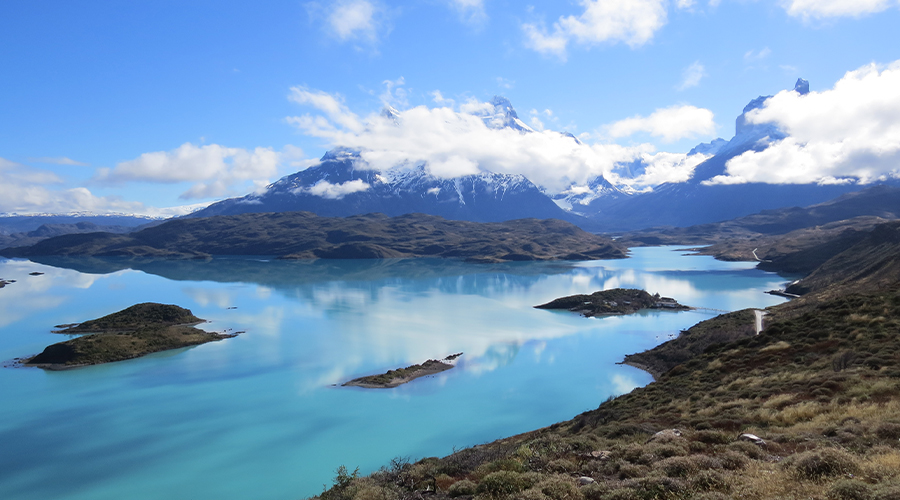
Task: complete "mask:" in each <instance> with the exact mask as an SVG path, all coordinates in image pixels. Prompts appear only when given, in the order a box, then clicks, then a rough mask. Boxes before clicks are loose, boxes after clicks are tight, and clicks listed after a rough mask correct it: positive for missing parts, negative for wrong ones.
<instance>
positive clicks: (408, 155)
mask: <svg viewBox="0 0 900 500" xmlns="http://www.w3.org/2000/svg"><path fill="white" fill-rule="evenodd" d="M306 92H311V91H306ZM311 93H313V94H316V95H318V94H319V93H317V92H311ZM437 96H440V93H439V92H438V93H437V94H436V97H437ZM440 97H441V98H442V97H443V96H440ZM306 102H308V103H309V105H312V106H314V107H315V106H316V103H322V102H327V103H332V102H339V99H337V98H332V100H327V99H319V100H317V101H315V102H313V101H306ZM319 109H320V111H322V112H323V113H325V114H328V113H329V112H331V111H333V110H334V109H336V108H335V107H334V106H333V105H331V104H329V105H327V106H322V107H319ZM342 109H344V112H345V113H346V114H347V116H328V117H326V116H322V115H317V116H313V115H310V114H307V115H303V116H299V117H290V118H288V119H287V121H288V122H289V123H291V124H293V125H295V126H296V127H298V128H299V129H300V130H301V131H303V132H304V133H306V134H308V135H311V136H315V137H319V138H324V139H326V140H327V141H328V142H329V143H330V144H331V145H332V146H344V147H349V148H353V149H357V150H360V151H361V153H360V154H361V157H362V159H363V160H364V161H365V163H364V164H361V165H360V166H359V168H371V169H374V170H380V171H383V170H388V169H392V168H396V167H398V166H403V165H406V166H415V165H420V164H425V165H426V168H427V169H428V170H429V171H430V172H431V173H432V174H433V175H435V176H438V177H443V178H453V177H459V176H463V175H469V174H474V173H478V172H483V171H487V172H497V173H510V174H523V175H525V176H526V177H527V178H528V179H530V180H531V181H533V182H535V183H537V184H538V185H541V186H543V187H545V188H547V189H548V191H550V192H554V193H555V192H561V191H563V190H565V189H567V188H569V187H570V186H571V185H572V184H576V185H583V184H584V183H586V182H587V181H588V180H589V179H591V178H593V177H595V176H597V175H607V174H609V175H613V176H614V175H615V174H614V173H613V170H614V168H615V166H616V164H617V163H620V162H631V161H635V160H638V159H640V160H642V161H644V162H646V163H647V164H648V165H651V166H652V168H649V167H648V169H647V172H648V173H647V175H646V176H645V177H643V178H642V179H637V180H628V182H629V183H632V184H635V185H639V186H644V185H646V183H648V182H652V181H653V179H662V178H664V179H671V178H677V179H682V180H684V179H687V178H689V177H690V173H691V172H692V171H693V170H692V169H693V166H694V165H695V164H691V163H690V162H686V161H685V160H686V155H683V154H682V155H677V154H676V155H672V154H670V153H656V151H655V148H654V147H653V146H652V145H649V144H642V145H639V146H628V147H626V146H620V145H617V144H590V145H589V144H585V143H580V142H578V141H576V140H574V139H573V138H572V137H570V136H567V135H565V134H562V133H559V132H555V131H551V130H538V131H535V132H530V133H521V132H519V131H517V130H513V129H509V128H500V129H496V128H490V127H489V126H488V125H486V124H485V122H484V120H483V119H482V118H483V117H482V116H480V115H479V113H484V112H486V111H492V110H493V107H492V105H491V104H490V103H484V102H478V101H474V100H469V101H466V102H464V103H462V104H460V105H459V106H458V107H456V108H454V107H451V106H442V107H435V108H428V107H426V106H417V107H414V108H411V109H407V110H404V111H399V112H398V119H397V120H396V122H395V121H393V120H388V119H386V118H385V117H383V116H381V115H379V114H378V113H372V114H370V115H368V116H367V117H365V118H360V117H359V116H358V115H356V114H355V113H352V112H351V111H350V110H347V109H346V108H342ZM694 109H696V108H694ZM534 116H541V117H547V118H548V119H549V118H552V113H548V112H546V111H545V112H543V113H536V114H535V115H534ZM661 121H664V120H661ZM685 122H686V121H685V120H682V122H681V123H679V124H677V125H678V126H680V127H681V128H682V131H680V132H674V131H673V132H666V133H665V134H666V135H667V136H673V135H678V134H683V133H684V132H683V129H685V128H689V127H691V126H693V125H690V124H687V125H686V124H685ZM342 123H344V124H348V126H342V125H341V124H342ZM694 128H696V127H694ZM657 129H658V130H657V131H658V132H659V133H660V134H663V132H662V131H661V130H662V128H661V126H660V127H657ZM685 170H687V173H685ZM348 187H350V186H348ZM360 187H361V186H360ZM322 189H323V192H325V193H330V192H331V191H330V189H332V188H330V187H328V186H325V187H323V188H322ZM343 189H346V187H344V188H343Z"/></svg>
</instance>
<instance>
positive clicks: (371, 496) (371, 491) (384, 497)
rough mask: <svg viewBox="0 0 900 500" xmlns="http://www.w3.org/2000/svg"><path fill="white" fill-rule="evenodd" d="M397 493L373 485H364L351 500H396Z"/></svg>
mask: <svg viewBox="0 0 900 500" xmlns="http://www.w3.org/2000/svg"><path fill="white" fill-rule="evenodd" d="M398 497H399V495H397V492H396V491H394V490H391V489H388V488H384V487H381V486H375V485H366V486H363V487H361V488H359V489H358V490H356V494H354V495H353V500H396V499H397V498H398Z"/></svg>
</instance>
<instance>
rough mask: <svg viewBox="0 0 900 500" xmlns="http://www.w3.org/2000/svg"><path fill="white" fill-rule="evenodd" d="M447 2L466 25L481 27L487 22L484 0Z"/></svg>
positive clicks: (453, 0) (451, 0)
mask: <svg viewBox="0 0 900 500" xmlns="http://www.w3.org/2000/svg"><path fill="white" fill-rule="evenodd" d="M448 3H449V4H450V7H452V8H453V10H455V11H456V13H457V14H459V18H460V20H462V22H464V23H466V24H468V25H471V26H475V27H481V26H483V25H484V23H486V22H487V18H488V17H487V13H486V12H485V10H484V0H448Z"/></svg>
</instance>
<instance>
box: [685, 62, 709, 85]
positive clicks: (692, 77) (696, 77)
mask: <svg viewBox="0 0 900 500" xmlns="http://www.w3.org/2000/svg"><path fill="white" fill-rule="evenodd" d="M704 76H706V68H704V67H703V65H702V64H700V61H694V63H693V64H691V65H690V66H688V67H687V68H684V71H682V72H681V85H679V86H678V90H685V89H689V88H691V87H696V86H697V85H700V80H702V79H703V77H704Z"/></svg>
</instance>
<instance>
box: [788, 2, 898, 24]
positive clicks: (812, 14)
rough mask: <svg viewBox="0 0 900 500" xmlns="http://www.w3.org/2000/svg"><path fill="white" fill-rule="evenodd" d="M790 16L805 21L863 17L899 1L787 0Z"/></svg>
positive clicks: (895, 4) (892, 5)
mask: <svg viewBox="0 0 900 500" xmlns="http://www.w3.org/2000/svg"><path fill="white" fill-rule="evenodd" d="M783 5H784V8H785V10H787V12H788V14H790V15H792V16H795V17H802V18H804V19H810V18H817V19H822V18H829V17H861V16H864V15H867V14H874V13H876V12H881V11H883V10H887V9H889V8H890V7H895V6H897V5H898V2H897V0H785V1H784V2H783Z"/></svg>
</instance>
